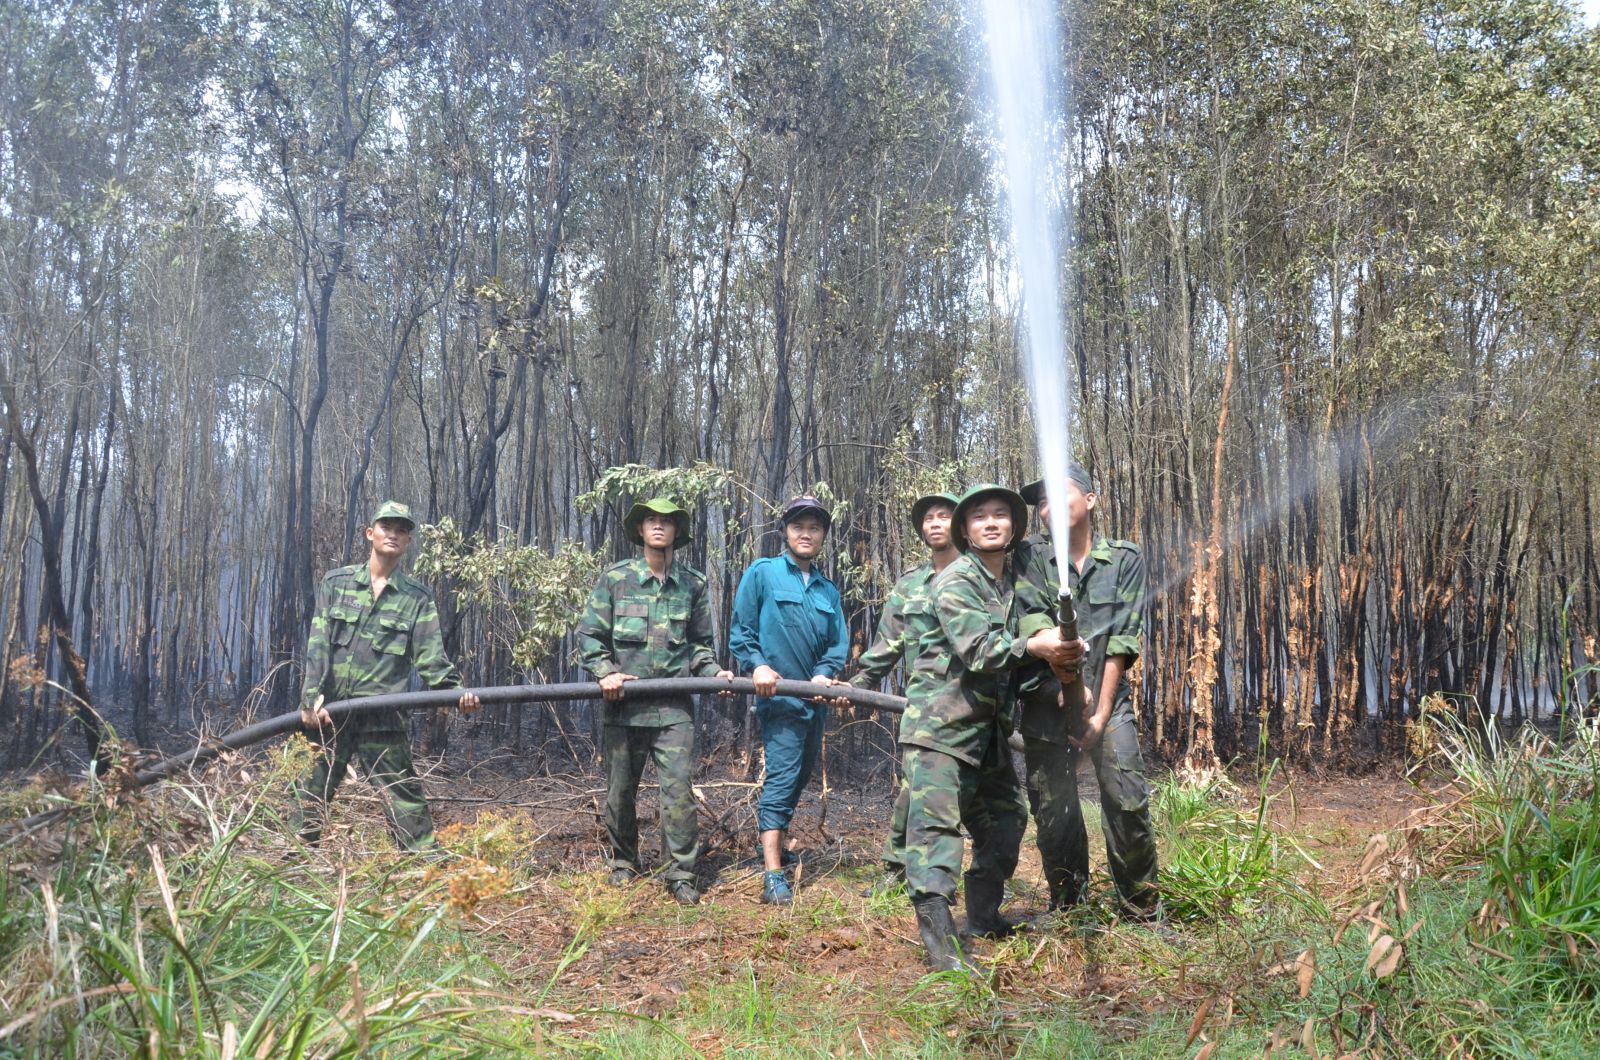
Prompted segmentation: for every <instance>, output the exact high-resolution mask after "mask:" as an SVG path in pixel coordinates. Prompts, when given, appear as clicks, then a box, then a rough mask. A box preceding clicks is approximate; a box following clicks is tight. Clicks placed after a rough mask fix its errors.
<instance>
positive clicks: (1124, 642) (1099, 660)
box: [1018, 535, 1145, 743]
mask: <svg viewBox="0 0 1600 1060" xmlns="http://www.w3.org/2000/svg"><path fill="white" fill-rule="evenodd" d="M1018 558H1019V561H1020V567H1021V575H1022V577H1023V579H1024V580H1025V581H1027V583H1028V588H1027V590H1026V592H1027V594H1028V595H1029V598H1030V605H1031V604H1032V603H1033V602H1034V601H1036V600H1039V601H1049V602H1050V606H1052V607H1053V606H1055V602H1056V601H1057V600H1059V598H1060V596H1061V573H1060V570H1059V568H1058V567H1057V565H1056V558H1055V552H1054V550H1053V549H1052V548H1051V544H1050V539H1049V538H1048V537H1045V536H1043V535H1034V536H1031V537H1029V538H1027V539H1026V540H1025V541H1024V542H1023V543H1022V546H1021V548H1020V549H1019V550H1018ZM1070 579H1071V580H1070V582H1069V583H1068V584H1069V586H1070V588H1071V589H1072V603H1073V606H1074V608H1075V609H1076V610H1077V612H1078V633H1079V635H1081V636H1082V637H1083V639H1084V640H1086V641H1088V642H1089V654H1088V656H1087V657H1086V658H1085V659H1084V664H1083V671H1082V672H1083V682H1084V685H1085V686H1087V688H1088V691H1089V697H1090V702H1098V699H1099V695H1100V678H1101V675H1102V674H1104V673H1105V667H1106V660H1107V659H1108V658H1110V657H1111V656H1113V655H1126V656H1129V657H1130V658H1129V666H1130V668H1131V666H1132V661H1133V660H1134V659H1137V658H1138V657H1139V642H1140V636H1141V634H1142V632H1143V628H1144V620H1143V616H1142V613H1141V610H1140V609H1141V607H1142V606H1143V604H1144V591H1145V580H1144V556H1143V555H1142V554H1141V553H1140V551H1139V546H1138V545H1136V544H1134V543H1133V542H1131V541H1113V540H1110V539H1108V538H1101V539H1100V540H1098V541H1096V542H1095V543H1094V546H1093V547H1092V548H1090V549H1089V555H1088V557H1087V558H1086V559H1085V560H1084V562H1083V570H1082V572H1081V573H1080V572H1079V571H1077V570H1073V571H1071V572H1070ZM1019 591H1020V590H1019ZM1060 687H1061V686H1060V685H1059V684H1058V683H1057V682H1056V680H1055V678H1054V677H1053V676H1052V675H1051V674H1050V671H1049V669H1048V668H1047V667H1043V666H1042V665H1041V666H1040V667H1039V668H1037V669H1035V668H1033V667H1030V668H1029V669H1028V671H1027V673H1026V674H1025V675H1024V680H1023V683H1022V692H1021V699H1022V724H1021V726H1020V729H1021V731H1022V734H1023V735H1024V736H1029V737H1033V738H1035V739H1040V740H1046V741H1049V742H1052V743H1065V742H1066V740H1067V727H1068V721H1069V718H1068V716H1067V713H1066V712H1065V711H1063V710H1062V709H1061V707H1060V706H1059V705H1058V704H1057V702H1056V693H1057V692H1058V691H1059V690H1060ZM1132 706H1133V691H1132V686H1131V685H1130V684H1129V683H1128V677H1127V673H1126V672H1124V673H1123V676H1122V679H1121V680H1120V681H1119V682H1118V683H1117V688H1116V698H1115V700H1114V702H1113V705H1112V713H1114V714H1115V713H1119V712H1121V711H1124V710H1131V709H1132Z"/></svg>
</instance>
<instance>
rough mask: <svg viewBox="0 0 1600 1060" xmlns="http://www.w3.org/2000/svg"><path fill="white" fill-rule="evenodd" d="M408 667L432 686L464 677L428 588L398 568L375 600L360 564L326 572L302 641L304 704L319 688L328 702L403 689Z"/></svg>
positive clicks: (369, 576)
mask: <svg viewBox="0 0 1600 1060" xmlns="http://www.w3.org/2000/svg"><path fill="white" fill-rule="evenodd" d="M413 669H415V670H416V672H417V674H418V675H419V676H420V677H421V678H422V683H423V684H425V685H427V686H428V687H429V688H454V687H456V686H458V685H460V684H461V675H460V674H458V673H457V672H456V668H455V667H454V666H453V665H451V663H450V657H449V656H448V655H446V654H445V650H444V638H443V636H441V635H440V632H439V611H438V608H436V607H435V606H434V603H433V594H432V593H430V592H429V591H428V589H427V587H426V586H425V585H423V584H422V583H421V582H419V581H417V580H416V579H415V578H413V577H411V576H410V575H408V574H406V573H404V572H403V571H398V570H397V571H395V572H394V573H393V574H391V575H390V576H389V584H387V585H385V586H384V587H383V594H382V595H381V596H379V597H378V598H377V599H376V600H374V599H373V598H372V571H371V570H369V569H368V567H367V565H366V564H365V563H357V564H355V565H353V566H349V567H338V568H336V569H334V570H331V571H329V572H328V573H327V574H325V575H324V576H323V578H322V583H321V584H320V585H318V586H317V605H316V611H315V612H314V613H313V614H312V616H311V639H310V640H309V641H307V643H306V683H305V688H304V690H303V691H302V692H301V695H300V702H301V705H302V706H305V707H310V706H311V705H312V704H314V703H315V702H316V700H317V696H318V695H325V696H327V698H328V700H329V702H332V701H333V700H336V699H350V698H353V697H356V696H381V695H384V694H385V693H388V692H404V691H406V688H407V686H408V685H410V683H411V671H412V670H413Z"/></svg>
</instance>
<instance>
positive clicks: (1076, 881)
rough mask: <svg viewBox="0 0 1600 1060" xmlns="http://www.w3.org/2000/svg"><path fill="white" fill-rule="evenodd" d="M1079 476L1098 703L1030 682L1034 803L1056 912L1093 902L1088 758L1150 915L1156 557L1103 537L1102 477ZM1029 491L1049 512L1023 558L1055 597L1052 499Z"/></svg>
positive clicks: (1071, 491)
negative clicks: (1149, 590) (1146, 632)
mask: <svg viewBox="0 0 1600 1060" xmlns="http://www.w3.org/2000/svg"><path fill="white" fill-rule="evenodd" d="M1068 479H1069V481H1068V482H1067V487H1066V491H1067V495H1066V497H1065V498H1064V501H1065V503H1066V505H1067V522H1068V525H1069V527H1070V530H1069V533H1070V535H1071V537H1070V546H1069V548H1070V555H1071V557H1072V569H1071V571H1070V574H1069V577H1070V581H1069V585H1070V587H1071V589H1072V593H1073V603H1074V605H1075V607H1076V609H1077V612H1078V628H1079V629H1080V630H1082V631H1083V633H1084V636H1085V637H1086V639H1087V642H1088V655H1087V657H1086V659H1085V662H1084V666H1083V669H1082V675H1083V683H1084V687H1085V690H1086V691H1087V693H1088V696H1089V702H1088V703H1086V704H1081V705H1077V707H1076V709H1073V708H1072V707H1071V706H1070V705H1067V704H1063V703H1062V702H1061V698H1060V697H1061V684H1060V683H1059V682H1058V681H1057V680H1056V679H1055V678H1054V676H1053V675H1052V674H1050V673H1049V671H1048V670H1044V671H1043V672H1041V673H1038V674H1035V675H1029V677H1028V678H1027V679H1026V680H1025V681H1024V683H1023V688H1022V694H1021V699H1022V724H1021V732H1022V736H1023V741H1024V752H1023V753H1024V756H1025V758H1026V762H1027V773H1028V800H1029V802H1030V803H1031V804H1032V807H1033V815H1034V822H1035V825H1036V833H1037V838H1038V843H1039V856H1040V859H1041V860H1042V861H1043V862H1044V869H1045V878H1046V880H1047V881H1048V883H1049V886H1050V906H1051V908H1052V909H1059V908H1062V907H1063V906H1068V905H1071V904H1073V903H1075V902H1077V901H1079V900H1080V899H1081V898H1082V896H1083V890H1084V886H1085V885H1086V884H1087V882H1088V879H1089V839H1088V833H1087V831H1086V830H1085V828H1084V823H1083V805H1082V803H1081V802H1080V801H1079V797H1078V761H1079V756H1080V755H1081V754H1083V753H1085V752H1087V753H1088V755H1089V757H1090V759H1091V760H1092V761H1093V762H1094V767H1095V776H1096V778H1097V779H1098V780H1099V783H1100V807H1101V815H1102V818H1103V822H1104V831H1105V837H1106V859H1107V861H1108V862H1109V863H1110V866H1111V875H1112V878H1113V879H1114V880H1115V881H1116V885H1117V893H1118V894H1119V895H1120V896H1121V898H1122V901H1123V902H1124V903H1125V904H1126V905H1127V906H1128V907H1129V908H1130V909H1131V910H1132V911H1133V912H1134V913H1135V914H1136V915H1144V916H1149V915H1154V914H1155V913H1156V912H1157V910H1158V901H1157V891H1156V844H1155V833H1154V831H1153V830H1152V828H1151V825H1150V795H1149V784H1148V781H1147V780H1146V776H1145V766H1144V757H1143V755H1142V754H1141V753H1140V751H1139V730H1138V726H1137V724H1136V720H1135V716H1134V711H1133V697H1132V692H1131V688H1130V685H1129V683H1128V671H1129V670H1130V669H1131V668H1132V667H1133V665H1134V663H1135V662H1137V661H1138V658H1139V646H1140V645H1139V642H1140V634H1141V632H1142V619H1141V616H1140V606H1141V604H1142V602H1143V600H1144V592H1145V579H1144V557H1143V556H1142V555H1141V554H1140V552H1139V546H1137V545H1135V544H1134V543H1133V542H1131V541H1114V540H1110V539H1107V538H1104V537H1102V538H1099V539H1096V538H1095V537H1094V524H1093V513H1094V509H1095V504H1096V502H1097V500H1098V497H1097V495H1096V493H1095V490H1094V485H1093V482H1092V480H1091V479H1090V477H1089V474H1088V472H1087V471H1085V470H1084V469H1083V468H1082V467H1080V466H1078V465H1077V464H1074V465H1072V466H1071V468H1070V469H1069V471H1068ZM1022 496H1023V497H1024V498H1025V499H1026V500H1027V501H1028V502H1029V503H1034V504H1037V505H1038V507H1039V525H1040V527H1041V532H1040V533H1039V534H1038V535H1035V536H1033V537H1030V538H1029V539H1028V540H1027V541H1025V542H1024V543H1023V547H1022V549H1021V551H1020V553H1019V561H1020V562H1021V564H1022V568H1023V575H1024V577H1025V578H1026V579H1027V581H1028V582H1029V583H1030V585H1031V587H1032V590H1033V591H1034V592H1036V593H1038V594H1039V596H1040V597H1041V598H1042V599H1044V600H1055V599H1057V598H1058V597H1059V595H1060V591H1061V574H1060V570H1059V569H1058V567H1057V563H1056V558H1055V552H1054V549H1053V547H1052V542H1051V539H1050V536H1049V533H1048V528H1049V523H1048V516H1049V503H1050V501H1049V498H1048V497H1046V496H1045V495H1044V491H1043V487H1042V483H1039V482H1032V483H1029V484H1028V485H1027V486H1024V487H1023V489H1022Z"/></svg>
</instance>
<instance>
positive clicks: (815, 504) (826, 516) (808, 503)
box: [778, 493, 833, 530]
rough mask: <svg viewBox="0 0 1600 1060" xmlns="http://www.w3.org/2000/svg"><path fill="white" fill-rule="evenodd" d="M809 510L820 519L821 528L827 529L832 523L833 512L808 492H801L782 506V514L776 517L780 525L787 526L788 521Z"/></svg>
mask: <svg viewBox="0 0 1600 1060" xmlns="http://www.w3.org/2000/svg"><path fill="white" fill-rule="evenodd" d="M806 512H810V513H812V514H813V515H815V516H816V517H817V518H818V519H821V520H822V528H823V529H824V530H826V529H828V528H829V527H830V526H832V525H833V513H832V512H830V511H828V509H827V508H825V507H823V505H822V502H821V501H820V500H818V499H817V498H816V496H815V495H813V494H810V493H802V494H800V496H798V497H796V498H795V499H794V500H792V501H790V502H789V503H788V504H785V505H784V506H783V515H782V516H781V517H780V518H779V519H778V523H779V524H780V525H782V526H788V525H789V521H790V520H791V519H793V518H795V517H796V516H798V515H803V514H805V513H806Z"/></svg>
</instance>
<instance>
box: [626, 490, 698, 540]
mask: <svg viewBox="0 0 1600 1060" xmlns="http://www.w3.org/2000/svg"><path fill="white" fill-rule="evenodd" d="M647 515H669V516H671V517H672V521H673V522H674V523H675V524H677V527H678V532H677V534H675V535H674V536H673V538H672V547H673V548H680V547H682V546H684V545H687V544H688V543H689V542H690V540H692V539H691V538H690V537H689V513H688V512H686V511H684V510H683V509H682V508H680V507H678V506H677V505H676V504H674V503H672V502H671V501H669V500H667V498H665V497H651V498H650V499H649V500H647V501H635V502H634V505H633V507H632V508H629V509H628V514H627V515H625V516H623V519H622V528H623V529H624V530H626V531H627V534H628V540H629V541H632V542H633V543H634V544H636V545H642V544H644V532H643V531H642V530H640V529H639V527H641V526H642V525H644V517H645V516H647Z"/></svg>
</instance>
